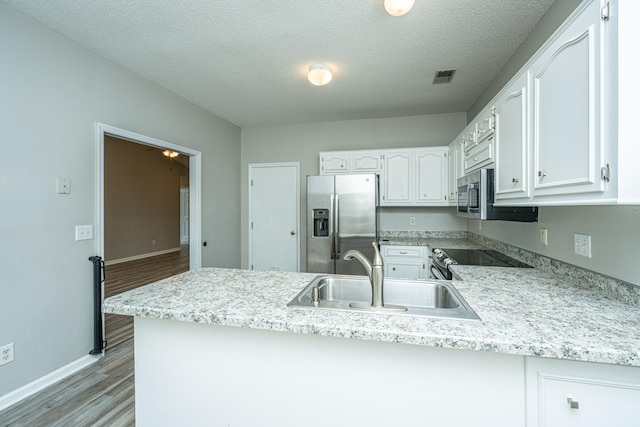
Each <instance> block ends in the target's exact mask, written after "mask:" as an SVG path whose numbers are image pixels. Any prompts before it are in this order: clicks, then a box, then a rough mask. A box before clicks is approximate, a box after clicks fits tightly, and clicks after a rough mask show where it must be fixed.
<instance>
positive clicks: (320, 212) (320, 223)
mask: <svg viewBox="0 0 640 427" xmlns="http://www.w3.org/2000/svg"><path fill="white" fill-rule="evenodd" d="M313 237H329V210H328V209H314V210H313Z"/></svg>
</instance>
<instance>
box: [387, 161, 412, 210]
mask: <svg viewBox="0 0 640 427" xmlns="http://www.w3.org/2000/svg"><path fill="white" fill-rule="evenodd" d="M412 160H413V153H411V152H397V153H387V154H385V156H384V168H383V171H382V181H383V188H384V194H383V196H382V203H381V204H382V205H394V204H395V205H402V204H405V205H406V204H408V203H411V202H413V199H412V197H411V192H412V188H413V185H412V179H413V170H412V169H413V161H412Z"/></svg>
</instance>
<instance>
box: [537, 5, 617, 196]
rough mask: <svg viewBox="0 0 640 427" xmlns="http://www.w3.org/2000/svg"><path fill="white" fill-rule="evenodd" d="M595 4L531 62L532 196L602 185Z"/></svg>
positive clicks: (598, 32) (601, 187)
mask: <svg viewBox="0 0 640 427" xmlns="http://www.w3.org/2000/svg"><path fill="white" fill-rule="evenodd" d="M599 3H600V2H598V1H595V0H592V1H591V4H590V5H589V6H588V7H587V8H586V9H585V10H584V11H583V13H581V14H579V15H578V16H577V18H576V19H575V20H574V21H573V22H571V23H570V24H569V25H568V26H567V27H566V28H565V29H564V31H562V32H561V33H560V35H559V36H558V38H557V39H555V40H554V41H553V42H552V43H551V44H550V45H549V47H548V48H547V49H545V51H544V52H543V53H542V54H541V55H540V57H538V58H537V59H536V60H535V62H534V63H533V65H532V70H531V71H532V77H533V144H534V172H535V178H534V196H538V195H557V194H571V193H585V192H600V191H603V190H604V181H603V180H602V179H601V178H600V168H601V166H602V164H601V162H602V141H601V137H600V127H601V115H602V99H601V86H602V81H601V80H602V75H601V62H602V52H601V37H602V29H601V25H602V21H601V18H600V7H599Z"/></svg>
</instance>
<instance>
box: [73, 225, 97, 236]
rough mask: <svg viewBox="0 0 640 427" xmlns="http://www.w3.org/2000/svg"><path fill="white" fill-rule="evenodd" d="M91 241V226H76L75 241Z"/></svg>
mask: <svg viewBox="0 0 640 427" xmlns="http://www.w3.org/2000/svg"><path fill="white" fill-rule="evenodd" d="M91 239H93V225H76V240H91Z"/></svg>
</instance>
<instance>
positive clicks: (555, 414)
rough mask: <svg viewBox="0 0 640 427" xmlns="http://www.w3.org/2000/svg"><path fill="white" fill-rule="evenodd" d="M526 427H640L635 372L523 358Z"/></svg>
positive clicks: (639, 386) (639, 394)
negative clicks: (525, 363) (524, 362)
mask: <svg viewBox="0 0 640 427" xmlns="http://www.w3.org/2000/svg"><path fill="white" fill-rule="evenodd" d="M526 366H527V367H526V370H527V374H526V376H527V386H526V388H527V392H526V400H527V410H526V413H527V426H529V427H556V426H557V427H573V426H575V427H600V426H616V427H632V426H638V425H640V406H638V402H639V401H640V382H639V380H640V368H638V367H631V366H618V365H606V364H600V363H587V362H573V361H566V360H556V359H539V358H527V365H526Z"/></svg>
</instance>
